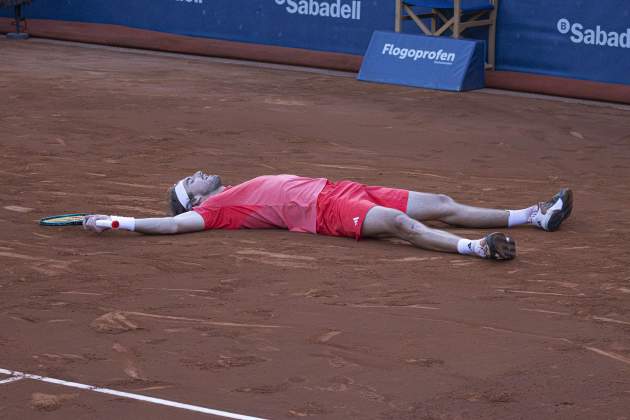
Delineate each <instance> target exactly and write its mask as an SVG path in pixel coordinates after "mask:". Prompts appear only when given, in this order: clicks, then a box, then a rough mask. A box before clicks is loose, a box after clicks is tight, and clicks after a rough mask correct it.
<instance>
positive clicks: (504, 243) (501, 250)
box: [481, 232, 516, 260]
mask: <svg viewBox="0 0 630 420" xmlns="http://www.w3.org/2000/svg"><path fill="white" fill-rule="evenodd" d="M481 247H482V248H483V250H484V251H485V257H484V258H487V259H491V260H511V259H513V258H514V257H516V242H514V239H512V238H510V237H509V236H506V235H505V234H503V233H500V232H494V233H491V234H490V235H488V236H486V237H485V238H483V239H482V241H481Z"/></svg>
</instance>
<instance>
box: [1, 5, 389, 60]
mask: <svg viewBox="0 0 630 420" xmlns="http://www.w3.org/2000/svg"><path fill="white" fill-rule="evenodd" d="M393 4H394V2H393V0H392V1H391V2H389V1H386V2H385V1H382V0H108V1H103V0H35V1H34V2H33V4H32V5H31V6H29V7H27V8H26V10H25V11H26V15H27V17H28V18H32V19H55V20H66V21H76V22H90V23H104V24H114V25H124V26H129V27H132V28H139V29H148V30H152V31H160V32H168V33H172V34H178V35H187V36H195V37H203V38H213V39H223V40H229V41H239V42H250V43H257V44H267V45H279V46H284V47H294V48H305V49H311V50H318V51H332V52H342V53H350V54H357V55H362V54H363V53H364V52H365V50H366V48H367V45H368V43H369V41H370V37H371V36H372V32H373V31H374V30H375V29H391V28H393V25H394V8H393ZM388 6H392V7H388ZM0 10H2V9H0ZM4 15H5V16H9V15H10V14H9V13H8V10H6V11H5V13H4Z"/></svg>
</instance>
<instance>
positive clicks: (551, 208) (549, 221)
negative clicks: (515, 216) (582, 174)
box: [532, 188, 573, 232]
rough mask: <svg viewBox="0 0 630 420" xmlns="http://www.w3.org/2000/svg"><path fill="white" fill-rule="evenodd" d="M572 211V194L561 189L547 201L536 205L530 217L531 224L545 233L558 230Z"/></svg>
mask: <svg viewBox="0 0 630 420" xmlns="http://www.w3.org/2000/svg"><path fill="white" fill-rule="evenodd" d="M572 210H573V192H572V191H571V190H570V189H568V188H563V189H561V190H560V192H559V193H558V194H556V195H554V196H553V198H552V199H551V200H549V201H545V202H542V203H538V208H537V209H536V210H535V211H534V214H533V215H532V224H534V225H536V226H538V227H539V228H541V229H544V230H546V231H547V232H553V231H554V230H558V228H559V227H560V225H561V224H562V222H564V221H565V220H566V219H567V218H568V217H569V216H570V215H571V211H572Z"/></svg>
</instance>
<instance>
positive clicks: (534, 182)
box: [0, 40, 630, 420]
mask: <svg viewBox="0 0 630 420" xmlns="http://www.w3.org/2000/svg"><path fill="white" fill-rule="evenodd" d="M0 57H1V58H0V92H1V98H2V100H1V101H0V143H1V146H2V147H1V152H2V153H1V157H0V182H1V185H2V187H1V189H0V200H1V206H0V222H1V223H2V225H1V227H0V233H1V234H0V297H1V299H0V368H1V369H7V370H16V371H20V372H26V373H31V374H38V375H43V376H46V377H52V378H58V379H63V380H66V381H75V382H79V383H82V384H89V385H97V386H101V387H106V388H110V389H114V390H119V391H128V392H132V393H134V394H140V395H148V396H152V397H157V398H163V399H167V400H171V401H177V402H182V403H188V404H194V405H197V406H202V407H208V408H213V409H218V410H224V411H227V412H235V413H240V414H244V415H249V416H257V417H265V418H274V419H279V418H303V417H306V418H317V419H481V418H483V419H488V418H496V419H618V420H620V419H628V418H630V269H629V268H628V261H630V252H629V251H628V237H629V235H630V191H629V190H628V185H629V184H630V111H628V110H627V109H623V108H620V107H609V106H598V105H597V106H596V105H594V104H584V103H570V102H562V101H551V100H548V99H544V98H527V97H518V96H512V95H498V94H494V93H488V92H483V91H481V92H475V93H467V94H453V93H444V92H437V91H426V90H421V89H411V88H405V87H396V86H383V85H374V84H365V83H360V82H357V81H355V80H354V79H353V78H352V77H339V76H333V75H326V74H320V73H312V72H310V73H309V72H303V71H295V70H290V69H280V68H263V67H256V66H243V65H238V64H235V63H232V64H231V63H221V62H217V61H213V60H210V59H206V58H194V57H186V56H181V57H177V56H168V55H161V54H154V53H140V52H135V51H124V50H114V49H107V48H101V47H87V46H81V45H72V44H61V43H51V42H45V41H41V40H39V41H38V40H31V41H28V42H20V43H13V42H8V41H5V40H0ZM200 168H203V169H207V170H208V171H210V173H217V174H220V175H222V177H223V179H224V181H225V182H226V183H228V184H236V183H239V182H241V181H244V180H247V179H249V178H252V177H255V176H257V175H263V174H277V173H294V174H300V175H304V176H314V177H320V176H322V177H327V178H330V179H335V180H336V179H342V178H349V179H354V180H356V181H360V182H364V183H368V184H380V185H388V186H397V187H402V188H408V189H412V190H420V191H430V192H442V193H447V194H450V195H451V196H453V197H454V198H456V199H457V200H459V201H462V202H467V203H471V204H476V205H483V206H492V207H501V208H521V207H525V206H528V205H530V204H532V203H534V202H536V201H539V200H542V199H547V198H548V197H550V196H551V195H553V194H554V193H555V192H556V191H557V190H558V189H559V188H560V187H563V186H570V187H572V188H573V189H574V191H575V200H576V202H575V206H576V207H575V210H574V212H573V215H572V218H571V219H570V220H568V221H567V222H566V224H565V225H563V226H562V229H561V230H560V231H558V232H556V233H546V232H542V231H540V230H537V229H533V228H527V227H524V228H518V229H515V230H513V231H512V234H513V236H514V237H515V239H516V240H517V243H518V251H519V256H518V258H517V259H516V260H514V261H512V262H507V263H496V262H488V261H481V260H478V259H474V258H470V257H462V256H458V255H450V254H439V253H434V252H428V251H423V250H419V249H414V248H412V247H410V246H407V245H405V244H403V243H396V242H385V241H377V240H362V241H359V242H356V241H353V240H351V239H344V238H332V237H323V236H315V235H308V234H297V233H289V232H284V231H214V232H203V233H198V234H189V235H182V236H142V235H139V234H133V233H128V232H114V233H111V232H110V233H106V234H102V235H100V236H99V235H95V234H88V233H87V232H84V231H83V230H82V229H81V228H80V227H66V228H44V227H40V226H38V224H37V220H38V219H39V218H40V217H43V216H47V215H51V214H58V213H72V212H95V213H105V214H122V215H129V216H136V217H141V216H159V215H162V214H164V211H165V205H164V202H165V191H166V189H167V187H169V186H170V185H171V184H172V183H173V182H175V181H176V180H177V179H179V178H181V177H182V176H184V175H187V174H189V173H191V172H193V171H195V170H197V169H200ZM455 231H457V232H459V233H461V234H462V235H465V236H471V237H479V236H481V235H483V234H484V231H482V230H464V229H456V230H455ZM7 378H10V376H8V375H0V381H5V380H6V379H7ZM0 417H1V418H6V419H40V418H41V419H68V418H73V419H88V418H89V419H112V418H117V419H139V418H154V419H155V418H164V419H166V418H181V419H189V418H190V419H193V418H203V417H208V416H207V415H203V414H200V413H195V412H191V411H188V410H183V409H177V408H170V407H165V406H159V405H156V404H151V403H146V402H139V401H133V400H129V399H125V398H118V397H114V396H108V395H102V394H97V393H94V392H90V391H81V390H78V389H73V388H69V387H65V386H60V385H53V384H49V383H44V382H41V381H37V380H31V379H23V380H19V381H14V382H6V381H5V382H4V383H0ZM210 417H211V416H210Z"/></svg>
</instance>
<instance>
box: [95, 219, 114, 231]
mask: <svg viewBox="0 0 630 420" xmlns="http://www.w3.org/2000/svg"><path fill="white" fill-rule="evenodd" d="M95 224H96V226H97V227H101V228H107V229H118V227H119V226H120V223H118V220H97V221H96V222H95Z"/></svg>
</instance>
